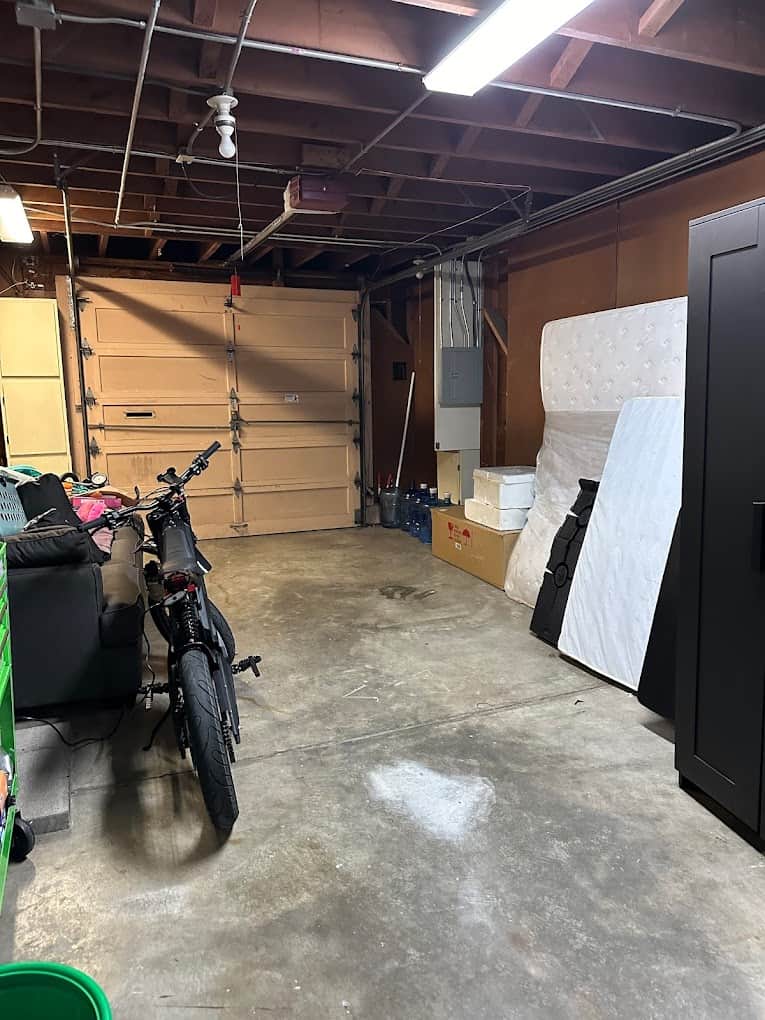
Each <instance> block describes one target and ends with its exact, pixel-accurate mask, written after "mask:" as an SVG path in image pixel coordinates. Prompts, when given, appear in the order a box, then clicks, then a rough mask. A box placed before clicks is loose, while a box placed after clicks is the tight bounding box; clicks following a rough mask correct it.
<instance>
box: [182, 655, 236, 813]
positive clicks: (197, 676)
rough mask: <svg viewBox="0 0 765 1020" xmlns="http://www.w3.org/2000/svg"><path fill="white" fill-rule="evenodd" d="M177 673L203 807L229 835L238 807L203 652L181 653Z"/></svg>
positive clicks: (216, 705) (221, 725) (221, 724)
mask: <svg viewBox="0 0 765 1020" xmlns="http://www.w3.org/2000/svg"><path fill="white" fill-rule="evenodd" d="M179 674H180V684H181V690H182V691H183V703H184V710H185V715H186V728H187V732H188V738H189V749H190V751H191V759H192V761H193V763H194V768H195V769H196V773H197V776H198V777H199V785H200V787H201V788H202V797H203V799H204V802H205V807H206V808H207V813H208V815H209V816H210V821H211V822H212V823H213V825H214V826H215V828H216V829H217V830H218V831H219V832H230V831H231V829H232V828H233V827H234V823H235V822H236V820H237V817H238V816H239V806H238V804H237V800H236V790H235V789H234V780H233V778H232V776H231V763H230V761H229V757H228V749H227V747H226V741H225V739H224V735H223V723H222V721H221V717H220V707H219V705H218V698H217V695H216V693H215V684H214V682H213V679H212V676H211V675H210V664H209V662H208V660H207V656H206V655H205V653H204V652H201V651H199V650H198V649H196V648H191V649H189V650H188V651H187V652H184V653H183V655H182V656H181V661H180V663H179Z"/></svg>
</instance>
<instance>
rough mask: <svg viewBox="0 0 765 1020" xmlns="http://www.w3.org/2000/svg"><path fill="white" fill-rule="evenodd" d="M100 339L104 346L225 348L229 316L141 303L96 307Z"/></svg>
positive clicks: (97, 332)
mask: <svg viewBox="0 0 765 1020" xmlns="http://www.w3.org/2000/svg"><path fill="white" fill-rule="evenodd" d="M95 318H96V338H97V340H98V342H99V343H101V344H119V345H121V346H122V345H128V346H130V347H131V348H132V347H133V346H134V345H136V344H138V345H141V344H151V345H156V344H169V345H170V346H172V347H176V346H179V345H180V346H190V345H193V346H200V345H201V346H216V345H217V346H221V345H225V342H226V339H225V337H226V333H225V321H226V316H225V313H224V310H223V309H222V308H221V310H220V311H218V312H199V311H197V312H194V313H193V314H189V313H188V312H184V311H173V310H167V309H154V308H151V307H149V306H148V305H144V304H140V303H139V304H138V307H137V308H135V309H133V310H130V311H128V310H125V309H123V308H103V307H98V306H96V308H95Z"/></svg>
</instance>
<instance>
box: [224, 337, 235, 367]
mask: <svg viewBox="0 0 765 1020" xmlns="http://www.w3.org/2000/svg"><path fill="white" fill-rule="evenodd" d="M235 354H236V347H234V344H233V343H232V341H231V340H229V342H228V343H227V344H226V357H227V358H228V360H229V362H231V363H233V361H234V355H235Z"/></svg>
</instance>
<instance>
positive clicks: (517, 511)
mask: <svg viewBox="0 0 765 1020" xmlns="http://www.w3.org/2000/svg"><path fill="white" fill-rule="evenodd" d="M528 515H529V511H528V509H527V508H526V507H508V508H507V509H505V510H502V509H501V508H500V507H497V506H491V505H490V504H489V503H483V502H482V501H481V500H480V499H466V500H465V517H466V518H467V519H468V520H469V521H472V522H473V523H474V524H482V525H483V526H484V527H485V528H492V529H493V530H494V531H520V530H521V529H522V528H523V526H524V525H525V523H526V518H527V517H528Z"/></svg>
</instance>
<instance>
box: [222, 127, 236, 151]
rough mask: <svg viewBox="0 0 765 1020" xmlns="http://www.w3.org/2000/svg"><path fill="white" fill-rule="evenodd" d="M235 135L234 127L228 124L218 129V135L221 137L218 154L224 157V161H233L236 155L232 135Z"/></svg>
mask: <svg viewBox="0 0 765 1020" xmlns="http://www.w3.org/2000/svg"><path fill="white" fill-rule="evenodd" d="M233 133H234V129H233V127H231V126H230V125H228V124H226V125H223V126H221V127H219V128H218V134H219V135H220V145H219V146H218V152H219V153H220V154H221V156H223V158H224V159H231V157H232V156H235V155H236V146H235V145H234V140H233V138H232V137H231V135H232V134H233Z"/></svg>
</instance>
